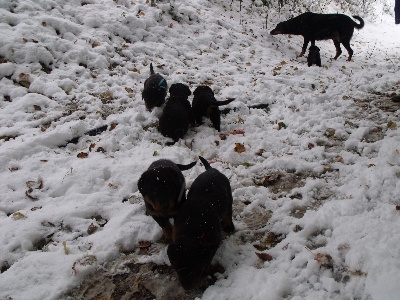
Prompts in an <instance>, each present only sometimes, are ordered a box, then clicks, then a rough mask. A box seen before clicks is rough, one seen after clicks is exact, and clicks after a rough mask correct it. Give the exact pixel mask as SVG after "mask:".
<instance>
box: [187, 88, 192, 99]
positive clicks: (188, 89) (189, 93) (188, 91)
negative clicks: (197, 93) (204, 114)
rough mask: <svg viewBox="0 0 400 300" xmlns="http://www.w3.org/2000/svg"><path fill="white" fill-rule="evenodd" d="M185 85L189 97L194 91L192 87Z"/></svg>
mask: <svg viewBox="0 0 400 300" xmlns="http://www.w3.org/2000/svg"><path fill="white" fill-rule="evenodd" d="M185 87H186V94H187V96H188V97H189V96H190V95H191V94H192V92H191V91H190V88H189V87H188V86H185Z"/></svg>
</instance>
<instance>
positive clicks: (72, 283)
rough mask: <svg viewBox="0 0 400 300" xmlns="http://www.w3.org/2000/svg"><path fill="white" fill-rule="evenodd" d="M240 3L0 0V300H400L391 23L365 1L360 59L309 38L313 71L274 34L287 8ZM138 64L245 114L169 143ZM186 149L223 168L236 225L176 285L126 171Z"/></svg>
mask: <svg viewBox="0 0 400 300" xmlns="http://www.w3.org/2000/svg"><path fill="white" fill-rule="evenodd" d="M250 2H251V1H243V4H242V11H239V1H235V3H233V5H232V6H231V7H230V6H229V3H230V1H220V0H217V1H205V0H197V1H195V0H188V1H174V2H172V3H173V8H171V5H170V4H169V3H167V2H163V1H160V2H158V5H157V7H151V6H150V5H149V4H146V3H145V1H144V0H138V1H125V0H119V1H106V0H99V1H91V0H88V1H86V0H72V1H66V0H53V1H52V0H39V1H36V0H35V1H33V0H25V1H22V0H20V1H18V0H12V1H9V0H2V1H0V20H1V21H0V22H1V23H0V62H1V63H0V78H1V79H0V108H1V109H0V114H1V116H0V126H1V127H0V170H1V173H0V195H1V196H0V253H1V255H0V266H1V274H0V299H14V300H16V299H30V300H35V299H154V298H156V299H194V298H195V297H198V299H296V300H299V299H376V300H378V299H379V300H381V299H397V298H398V295H399V294H400V286H399V284H398V283H399V281H400V251H399V243H400V231H399V225H400V210H399V209H400V199H399V194H400V184H399V177H400V129H399V128H398V125H400V123H399V120H398V116H399V114H398V110H397V109H398V108H399V107H398V106H399V104H397V103H394V102H392V101H391V98H390V97H391V96H392V95H394V94H400V71H399V65H400V57H399V53H400V41H399V36H400V26H397V27H396V26H395V25H394V18H393V16H391V15H387V14H386V13H384V12H383V11H381V10H380V6H378V5H377V6H376V11H375V15H374V16H372V15H371V16H362V17H364V18H365V22H366V25H365V27H364V28H363V29H362V30H360V31H355V33H354V36H353V39H352V42H351V44H352V47H353V49H354V56H353V61H351V62H347V61H346V59H347V53H346V51H345V50H344V49H343V54H342V56H340V57H339V59H338V60H337V61H332V60H331V58H332V57H333V56H334V53H335V49H334V46H333V43H332V41H322V42H318V43H317V45H318V46H319V47H320V48H321V56H322V64H323V67H321V68H318V67H315V66H314V67H310V68H309V67H307V63H306V58H299V59H296V58H295V57H296V55H297V54H298V53H299V52H300V49H301V45H302V42H303V40H302V38H301V37H298V36H288V35H286V36H285V35H278V36H270V35H269V30H271V29H272V28H273V27H274V26H275V24H276V23H278V22H279V21H282V20H285V19H287V18H288V17H289V11H288V10H287V9H286V10H285V9H284V10H282V11H281V13H280V14H279V13H278V12H275V11H274V10H271V11H270V12H269V19H268V29H265V28H264V27H265V9H264V8H262V7H255V6H253V7H251V5H250ZM328 3H330V1H329V2H328ZM390 5H392V3H391V2H390ZM324 7H325V9H324V10H323V12H340V13H343V11H341V10H340V8H338V7H335V6H333V5H332V4H329V5H328V6H324ZM344 13H346V14H352V12H349V11H347V12H344ZM150 62H152V63H153V65H154V66H155V69H156V71H157V72H159V73H160V74H162V75H163V76H164V77H165V78H166V79H167V81H168V83H169V85H171V84H172V83H177V82H182V83H186V84H189V85H190V87H191V89H192V91H193V90H194V88H195V87H196V86H197V85H200V84H207V85H210V86H211V87H212V89H213V90H214V91H215V93H216V98H217V99H218V100H225V99H227V98H236V100H235V101H234V102H232V103H231V104H229V105H228V107H230V108H234V107H236V108H238V109H237V110H236V111H232V112H231V113H229V114H227V115H226V116H223V117H222V121H221V132H220V133H219V132H217V131H216V130H214V129H213V128H212V127H211V126H210V123H209V122H206V123H205V124H204V125H202V126H200V127H197V128H193V129H190V130H189V132H188V134H187V135H186V137H185V139H184V140H180V141H179V142H178V143H176V144H175V145H174V146H170V147H167V146H165V143H166V142H168V141H170V140H169V139H167V138H164V137H163V136H162V135H161V134H160V133H159V132H158V131H157V120H158V116H159V115H160V113H161V109H155V110H153V111H152V112H148V111H147V110H146V109H145V106H144V103H143V101H142V99H141V90H142V87H143V83H144V80H145V79H146V78H147V77H148V76H149V72H150V70H149V64H150ZM190 100H191V98H190ZM260 103H262V104H269V110H262V109H251V110H249V109H248V108H247V107H246V105H254V104H260ZM198 155H202V156H204V157H205V158H206V159H208V160H209V161H210V163H211V165H212V166H213V167H215V168H217V169H218V170H220V171H221V172H223V173H224V174H225V175H226V176H227V177H228V178H229V179H230V182H231V186H232V190H233V197H234V223H235V226H236V228H237V230H236V232H235V233H234V234H232V235H230V236H226V237H225V238H224V240H223V243H222V244H221V246H220V248H219V250H218V252H217V254H216V255H215V257H214V261H213V270H214V271H213V273H211V275H210V276H208V277H206V278H204V280H203V282H202V283H201V286H200V287H199V289H197V290H194V291H190V292H188V293H185V292H184V291H183V290H182V289H181V288H180V286H179V283H178V281H177V279H176V275H175V273H174V271H173V270H172V269H171V268H170V264H169V261H168V257H167V255H166V247H167V245H166V244H165V243H163V242H162V240H161V236H162V232H161V229H160V228H159V227H158V225H157V224H156V223H155V222H154V221H153V219H152V218H151V217H148V216H145V214H144V211H145V209H144V203H143V199H142V198H141V196H140V193H139V192H138V189H137V181H138V179H139V177H140V175H141V173H142V172H143V171H144V170H146V169H147V167H148V166H149V165H150V164H151V162H153V161H154V160H156V159H159V158H167V159H171V160H173V161H174V162H176V163H181V164H187V163H189V162H191V161H193V160H194V159H196V158H197V157H198ZM203 171H204V167H203V166H202V165H201V164H200V163H198V164H197V165H196V166H195V167H194V168H193V169H191V170H188V171H184V172H183V173H184V176H185V178H186V181H187V187H188V188H189V187H190V186H191V183H192V182H193V181H194V179H195V178H196V177H197V176H198V175H199V174H200V173H202V172H203ZM256 253H258V254H259V255H256ZM260 253H263V254H260Z"/></svg>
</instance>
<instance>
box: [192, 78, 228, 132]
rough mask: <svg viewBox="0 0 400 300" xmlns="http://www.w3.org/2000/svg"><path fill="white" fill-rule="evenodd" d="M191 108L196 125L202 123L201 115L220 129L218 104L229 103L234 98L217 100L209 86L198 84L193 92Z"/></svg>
mask: <svg viewBox="0 0 400 300" xmlns="http://www.w3.org/2000/svg"><path fill="white" fill-rule="evenodd" d="M193 95H194V97H193V102H192V110H193V115H194V119H195V121H196V123H197V125H201V124H203V117H207V118H210V119H211V122H212V124H213V127H214V128H215V129H217V130H218V131H220V129H221V113H220V111H219V108H218V107H219V106H222V105H226V104H229V103H231V102H232V101H233V100H235V99H229V100H225V101H217V100H216V99H215V97H214V92H213V91H212V89H211V88H210V87H209V86H205V85H201V86H198V87H197V88H196V89H195V90H194V92H193Z"/></svg>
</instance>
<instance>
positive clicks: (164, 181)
mask: <svg viewBox="0 0 400 300" xmlns="http://www.w3.org/2000/svg"><path fill="white" fill-rule="evenodd" d="M196 162H197V161H194V162H192V163H190V164H188V165H179V164H175V163H173V162H172V161H170V160H168V159H160V160H157V161H155V162H153V163H152V164H151V165H150V166H149V168H148V169H147V171H145V172H144V173H143V174H142V176H141V177H140V179H139V181H138V188H139V191H140V193H141V194H142V196H143V198H144V203H145V205H146V214H147V215H150V216H152V217H153V219H154V220H155V221H156V222H157V223H158V225H160V226H161V228H162V230H163V233H164V237H165V238H166V240H171V238H172V225H171V223H170V220H169V219H170V218H175V217H176V216H177V214H178V210H179V209H180V208H181V206H182V205H183V203H184V202H185V200H186V194H185V192H186V182H185V178H184V177H183V175H182V172H181V171H183V170H188V169H190V168H192V167H193V166H194V165H195V164H196Z"/></svg>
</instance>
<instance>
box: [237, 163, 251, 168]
mask: <svg viewBox="0 0 400 300" xmlns="http://www.w3.org/2000/svg"><path fill="white" fill-rule="evenodd" d="M240 165H241V166H243V167H246V168H250V167H251V166H253V164H251V163H248V162H244V163H241V164H240Z"/></svg>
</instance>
